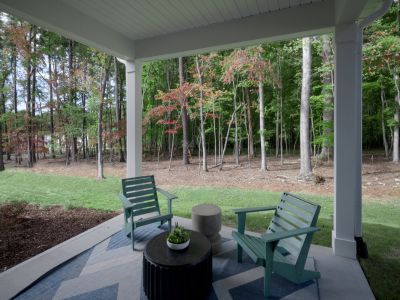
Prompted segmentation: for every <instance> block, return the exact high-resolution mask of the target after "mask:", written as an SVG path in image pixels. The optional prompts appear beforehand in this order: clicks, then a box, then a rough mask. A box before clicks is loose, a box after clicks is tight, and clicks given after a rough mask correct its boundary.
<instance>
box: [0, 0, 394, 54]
mask: <svg viewBox="0 0 400 300" xmlns="http://www.w3.org/2000/svg"><path fill="white" fill-rule="evenodd" d="M388 2H390V0H351V1H349V0H0V10H2V11H5V12H7V13H10V14H12V15H15V16H17V17H20V18H22V19H25V20H27V21H29V22H31V23H33V24H36V25H39V26H41V27H43V28H46V29H48V30H51V31H54V32H57V33H59V34H61V35H64V36H66V37H68V38H71V39H74V40H77V41H79V42H81V43H84V44H86V45H89V46H91V47H94V48H97V49H99V50H102V51H104V52H107V53H109V54H111V55H114V56H117V57H119V58H122V59H126V60H142V61H146V60H151V59H157V58H167V57H177V56H182V55H191V54H195V53H201V52H208V51H214V50H221V49H228V48H233V47H243V46H248V45H254V44H257V43H261V42H266V41H274V40H282V39H291V38H298V37H302V36H307V35H316V34H322V33H326V32H329V31H332V30H333V28H334V26H335V25H337V24H343V23H351V22H357V21H359V20H360V19H362V18H364V17H366V16H368V15H370V14H371V13H373V12H375V11H376V10H378V9H379V8H380V7H382V6H383V5H384V4H385V3H386V4H387V3H388Z"/></svg>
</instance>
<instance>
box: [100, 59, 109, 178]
mask: <svg viewBox="0 0 400 300" xmlns="http://www.w3.org/2000/svg"><path fill="white" fill-rule="evenodd" d="M110 68H111V58H110V59H109V61H108V63H107V66H106V68H105V74H104V77H103V82H102V85H101V95H100V104H99V111H98V113H97V179H104V178H105V177H104V165H103V163H104V154H103V126H102V122H103V109H104V100H105V97H106V86H107V81H108V77H109V75H110Z"/></svg>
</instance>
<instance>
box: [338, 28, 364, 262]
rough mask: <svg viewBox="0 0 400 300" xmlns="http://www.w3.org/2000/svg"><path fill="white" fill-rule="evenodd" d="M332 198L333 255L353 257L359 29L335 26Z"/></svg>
mask: <svg viewBox="0 0 400 300" xmlns="http://www.w3.org/2000/svg"><path fill="white" fill-rule="evenodd" d="M335 48H336V51H335V108H334V114H335V117H334V118H335V121H334V127H335V132H334V133H335V147H334V151H335V154H334V155H335V162H334V176H335V200H334V228H333V232H332V247H333V251H334V253H335V255H340V256H344V257H349V258H356V254H357V253H356V252H357V251H356V242H355V239H354V238H355V236H361V176H362V129H361V124H362V123H361V122H362V98H361V93H362V91H361V80H362V78H361V75H362V73H361V58H362V52H361V51H362V30H361V29H360V28H359V26H358V25H357V24H345V25H338V26H336V27H335Z"/></svg>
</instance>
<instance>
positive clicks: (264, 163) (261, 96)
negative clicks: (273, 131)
mask: <svg viewBox="0 0 400 300" xmlns="http://www.w3.org/2000/svg"><path fill="white" fill-rule="evenodd" d="M258 96H259V104H260V143H261V170H262V171H265V170H267V157H266V156H267V155H266V153H265V125H264V87H263V82H262V80H261V79H260V80H259V81H258Z"/></svg>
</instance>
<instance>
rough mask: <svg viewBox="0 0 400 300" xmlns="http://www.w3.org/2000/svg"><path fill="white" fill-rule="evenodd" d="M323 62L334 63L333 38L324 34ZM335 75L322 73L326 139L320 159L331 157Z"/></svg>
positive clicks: (329, 72) (327, 64) (328, 71)
mask: <svg viewBox="0 0 400 300" xmlns="http://www.w3.org/2000/svg"><path fill="white" fill-rule="evenodd" d="M321 57H322V63H323V65H324V66H326V67H327V66H330V65H331V64H332V61H331V60H332V47H331V39H330V38H329V36H328V35H323V36H322V53H321ZM332 82H333V77H332V70H327V71H325V72H324V73H323V75H322V84H323V89H322V94H323V95H324V110H323V114H322V119H323V123H324V132H323V135H324V140H323V142H322V149H321V152H320V154H319V155H318V159H320V160H325V159H329V156H330V154H331V153H332V152H333V151H332V145H331V143H330V138H329V137H330V136H331V135H332V126H333V124H332V123H333V86H332Z"/></svg>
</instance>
